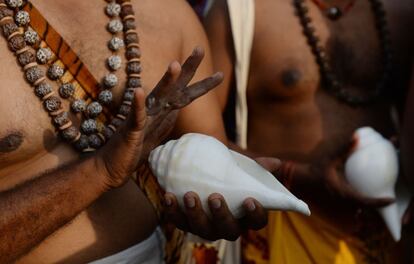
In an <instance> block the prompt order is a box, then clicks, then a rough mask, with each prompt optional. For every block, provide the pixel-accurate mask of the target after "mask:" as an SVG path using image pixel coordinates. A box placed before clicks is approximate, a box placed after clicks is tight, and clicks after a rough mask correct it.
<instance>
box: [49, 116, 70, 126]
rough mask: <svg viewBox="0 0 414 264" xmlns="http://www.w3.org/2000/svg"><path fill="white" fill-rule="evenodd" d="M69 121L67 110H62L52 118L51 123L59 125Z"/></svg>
mask: <svg viewBox="0 0 414 264" xmlns="http://www.w3.org/2000/svg"><path fill="white" fill-rule="evenodd" d="M69 122H70V118H69V114H68V112H63V113H61V114H59V115H57V116H55V117H54V118H53V124H55V126H57V127H61V126H63V125H65V124H67V123H69Z"/></svg>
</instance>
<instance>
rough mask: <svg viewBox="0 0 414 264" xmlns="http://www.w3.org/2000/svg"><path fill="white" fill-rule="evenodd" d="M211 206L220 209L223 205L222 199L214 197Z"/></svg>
mask: <svg viewBox="0 0 414 264" xmlns="http://www.w3.org/2000/svg"><path fill="white" fill-rule="evenodd" d="M211 206H212V207H213V208H214V209H220V207H221V201H220V199H213V200H211Z"/></svg>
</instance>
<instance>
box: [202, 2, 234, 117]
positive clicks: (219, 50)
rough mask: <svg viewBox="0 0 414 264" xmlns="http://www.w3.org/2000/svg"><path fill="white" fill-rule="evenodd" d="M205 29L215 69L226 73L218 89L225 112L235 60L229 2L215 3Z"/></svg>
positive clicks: (206, 19)
mask: <svg viewBox="0 0 414 264" xmlns="http://www.w3.org/2000/svg"><path fill="white" fill-rule="evenodd" d="M204 27H205V29H206V32H207V36H208V38H209V40H210V47H211V50H212V58H213V66H214V69H215V70H217V71H222V72H223V73H224V80H223V82H222V83H221V85H220V86H219V87H217V89H216V91H217V95H218V97H219V102H220V106H221V109H222V110H223V109H224V108H225V106H226V103H227V98H228V95H229V92H230V87H231V86H232V83H233V80H234V70H233V68H234V60H235V59H234V57H235V56H234V46H233V37H232V32H231V24H230V18H229V13H228V9H227V0H215V1H214V4H213V6H212V7H211V9H210V12H209V13H208V15H207V16H206V18H205V21H204Z"/></svg>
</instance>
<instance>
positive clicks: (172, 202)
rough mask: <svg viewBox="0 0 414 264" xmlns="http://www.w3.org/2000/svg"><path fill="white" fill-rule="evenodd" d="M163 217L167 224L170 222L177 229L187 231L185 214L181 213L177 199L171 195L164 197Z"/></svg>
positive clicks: (167, 194)
mask: <svg viewBox="0 0 414 264" xmlns="http://www.w3.org/2000/svg"><path fill="white" fill-rule="evenodd" d="M164 205H165V211H164V217H165V219H166V220H167V221H168V222H172V223H173V224H175V225H176V226H177V227H178V228H179V229H181V230H184V231H188V228H189V227H188V223H187V218H186V216H185V214H184V213H183V212H182V211H181V209H180V207H179V205H178V201H177V198H176V197H175V195H174V194H172V193H166V194H165V195H164Z"/></svg>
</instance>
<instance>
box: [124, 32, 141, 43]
mask: <svg viewBox="0 0 414 264" xmlns="http://www.w3.org/2000/svg"><path fill="white" fill-rule="evenodd" d="M138 42H139V38H138V34H135V33H130V34H127V35H126V36H125V44H126V45H129V44H131V43H138Z"/></svg>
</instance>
